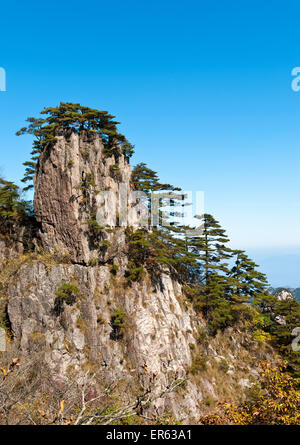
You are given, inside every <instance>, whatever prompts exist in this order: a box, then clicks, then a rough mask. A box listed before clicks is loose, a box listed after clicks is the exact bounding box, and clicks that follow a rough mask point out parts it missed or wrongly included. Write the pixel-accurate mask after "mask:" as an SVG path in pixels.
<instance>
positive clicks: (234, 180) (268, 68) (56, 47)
mask: <svg viewBox="0 0 300 445" xmlns="http://www.w3.org/2000/svg"><path fill="white" fill-rule="evenodd" d="M299 17H300V4H299V2H296V1H294V0H291V1H289V2H284V1H276V0H272V1H271V0H267V1H264V2H262V1H257V0H251V1H241V0H240V1H215V2H207V1H206V2H204V1H199V0H198V1H190V0H187V1H185V2H181V1H177V0H173V1H156V0H154V1H151V2H143V1H126V2H124V1H122V2H121V1H118V0H116V1H114V2H103V1H101V0H100V1H99V0H98V1H90V2H86V3H83V2H82V1H80V2H79V1H72V2H70V1H64V2H61V1H60V2H57V1H52V2H51V3H42V2H37V1H28V2H23V3H22V4H21V3H20V2H10V3H8V2H6V4H4V5H1V17H0V49H1V50H0V67H3V68H5V70H6V73H7V91H6V92H0V147H1V160H0V168H1V172H2V174H3V175H5V177H6V178H7V179H11V180H14V181H17V182H18V181H19V179H20V178H21V177H22V175H23V166H22V162H23V161H24V160H26V159H28V157H29V152H30V146H31V139H30V137H19V138H18V137H16V136H14V134H15V131H16V130H17V129H19V128H20V127H21V126H23V124H24V120H25V118H26V117H27V116H32V115H33V116H35V115H37V114H38V112H39V111H40V110H41V109H42V108H43V107H44V106H51V105H56V104H58V103H59V102H60V101H72V102H80V103H81V104H83V105H87V106H91V107H95V108H99V109H105V110H108V111H110V112H111V113H113V114H115V115H116V116H117V119H118V120H119V121H121V123H122V125H121V127H120V129H121V131H122V132H123V133H125V134H126V136H127V137H128V139H129V140H130V141H131V142H132V143H133V144H135V146H136V154H135V156H134V158H133V163H137V162H141V161H144V162H146V163H148V164H149V166H150V167H152V168H153V169H155V170H158V171H159V173H160V176H161V178H162V180H164V181H167V182H170V183H173V184H174V185H179V186H181V187H182V188H183V189H185V190H203V191H204V192H205V207H206V211H208V212H210V213H213V214H214V215H215V217H216V218H217V219H218V220H219V221H220V222H221V224H222V225H223V226H224V228H225V229H226V230H227V232H228V234H229V236H230V238H231V240H232V245H233V246H234V247H239V248H245V249H249V252H252V253H253V256H254V258H255V259H256V258H258V259H259V258H261V261H260V263H261V265H262V268H264V265H265V266H266V268H267V269H268V267H269V269H268V276H269V278H270V281H271V282H272V284H273V283H274V281H275V280H277V281H278V285H280V284H283V285H286V284H289V283H290V285H291V286H300V277H299V275H300V274H299V273H298V271H299V272H300V270H299V269H300V267H298V264H299V261H298V260H296V259H295V257H297V255H298V254H299V255H300V230H299V217H300V199H299V198H300V187H299V182H300V177H299V173H298V171H299V161H300V150H299V146H300V92H299V93H295V92H294V91H292V89H291V81H292V76H291V70H292V68H293V67H295V66H300V40H299ZM274 249H275V250H276V255H277V257H279V261H281V263H280V264H282V266H280V267H277V268H276V267H273V266H268V264H270V263H266V262H265V260H264V259H263V258H266V257H268V258H269V257H270V255H271V257H272V255H275V254H274V252H275V250H274ZM291 250H292V254H291V253H290V252H291ZM287 252H288V253H287ZM286 255H288V256H289V258H294V259H292V260H291V261H292V263H289V262H288V261H286ZM297 258H299V257H297ZM257 261H258V260H257ZM291 269H292V270H294V272H293V276H292V277H291V276H290V271H291ZM298 277H299V278H298ZM287 280H288V281H287Z"/></svg>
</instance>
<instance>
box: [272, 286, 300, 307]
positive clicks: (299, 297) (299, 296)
mask: <svg viewBox="0 0 300 445" xmlns="http://www.w3.org/2000/svg"><path fill="white" fill-rule="evenodd" d="M282 290H286V291H289V292H291V293H292V294H293V295H294V297H295V298H296V299H297V300H298V301H299V303H300V287H297V288H293V287H269V288H268V291H269V292H270V293H271V294H272V295H275V294H276V293H278V292H280V291H282Z"/></svg>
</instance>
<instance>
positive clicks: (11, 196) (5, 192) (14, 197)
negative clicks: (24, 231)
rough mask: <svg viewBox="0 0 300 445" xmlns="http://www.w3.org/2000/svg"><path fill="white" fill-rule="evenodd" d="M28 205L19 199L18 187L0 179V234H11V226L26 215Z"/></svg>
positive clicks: (28, 208) (28, 211) (28, 212)
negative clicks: (0, 232)
mask: <svg viewBox="0 0 300 445" xmlns="http://www.w3.org/2000/svg"><path fill="white" fill-rule="evenodd" d="M30 212H31V208H30V205H29V204H28V203H27V202H26V201H24V200H22V199H21V198H20V193H19V187H18V186H17V185H15V184H14V183H13V182H9V181H5V180H4V179H2V178H0V223H1V231H2V233H6V232H8V233H9V234H11V232H12V228H13V225H14V224H15V223H16V222H17V221H18V220H21V219H24V218H25V217H26V216H27V214H30Z"/></svg>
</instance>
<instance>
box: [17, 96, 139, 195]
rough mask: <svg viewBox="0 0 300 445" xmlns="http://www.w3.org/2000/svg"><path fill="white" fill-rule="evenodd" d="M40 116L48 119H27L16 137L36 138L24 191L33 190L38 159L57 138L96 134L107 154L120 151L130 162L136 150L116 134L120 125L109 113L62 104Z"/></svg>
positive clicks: (26, 165)
mask: <svg viewBox="0 0 300 445" xmlns="http://www.w3.org/2000/svg"><path fill="white" fill-rule="evenodd" d="M41 114H42V115H43V116H44V115H45V117H39V118H34V117H30V118H28V119H27V122H28V123H29V124H28V126H27V127H23V128H21V129H20V130H19V131H18V132H17V133H16V134H17V135H18V136H20V135H22V134H31V135H33V136H34V138H35V139H34V141H33V150H32V152H31V160H30V161H27V162H25V163H24V165H25V167H26V170H25V175H24V178H23V179H22V181H23V182H29V185H28V186H27V187H26V188H25V190H28V189H30V188H32V187H33V184H32V180H33V177H34V174H35V169H36V164H37V160H38V158H39V155H40V154H41V152H42V151H43V150H44V148H45V147H46V146H47V144H50V143H55V141H56V137H57V136H58V135H62V134H63V135H65V136H66V135H70V132H77V133H80V132H82V131H84V130H85V131H87V132H90V133H91V132H94V133H98V134H100V135H101V138H102V141H103V143H104V148H105V154H106V155H108V156H111V155H113V154H116V155H117V154H118V150H119V147H121V150H122V152H123V154H124V155H125V156H126V157H127V158H129V157H130V156H132V154H133V152H134V150H133V148H134V147H133V145H131V144H130V143H129V142H128V140H127V139H126V138H125V136H124V135H122V134H121V133H119V132H118V131H117V125H118V124H119V122H116V121H114V120H113V119H114V117H115V116H112V115H110V114H109V113H108V112H107V111H99V110H95V109H92V108H88V107H83V106H81V105H80V104H73V103H68V102H67V103H63V102H61V103H60V105H59V106H58V107H48V108H45V109H44V110H43V111H42V112H41Z"/></svg>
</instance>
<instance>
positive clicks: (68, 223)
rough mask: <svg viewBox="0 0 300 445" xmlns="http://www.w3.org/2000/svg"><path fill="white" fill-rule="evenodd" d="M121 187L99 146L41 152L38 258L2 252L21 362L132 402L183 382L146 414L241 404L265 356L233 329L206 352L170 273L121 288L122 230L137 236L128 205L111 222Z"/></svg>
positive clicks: (66, 141) (122, 178) (84, 143)
mask: <svg viewBox="0 0 300 445" xmlns="http://www.w3.org/2000/svg"><path fill="white" fill-rule="evenodd" d="M130 177H131V167H130V165H129V163H128V160H127V159H126V157H124V155H123V154H122V153H121V152H118V151H117V152H116V153H115V154H113V155H110V156H107V155H105V153H104V146H103V143H102V141H101V139H100V137H99V135H97V134H94V135H93V134H91V133H89V134H87V133H86V132H83V133H81V134H80V135H78V134H77V133H75V132H73V133H71V135H70V136H69V137H68V138H66V137H65V136H60V137H58V138H57V141H56V143H55V145H54V146H53V145H52V146H50V145H49V147H48V148H47V149H45V150H44V151H43V153H42V154H41V156H40V158H39V162H38V166H37V171H36V177H35V197H34V209H35V214H36V218H37V222H38V234H37V235H36V239H35V242H34V243H33V245H34V246H35V247H34V248H33V249H31V250H30V251H26V249H25V251H24V249H23V248H21V247H20V245H19V244H20V243H19V244H18V245H19V247H18V249H15V247H14V246H15V245H14V246H7V245H6V244H5V243H4V241H3V243H4V244H3V245H1V244H0V255H1V258H2V275H1V278H2V292H1V294H2V296H4V295H5V298H7V301H8V306H7V313H8V318H9V323H10V330H11V333H12V336H13V338H14V341H15V342H19V343H20V355H21V356H30V354H32V353H33V352H34V351H36V350H37V349H40V350H43V352H44V361H45V363H46V364H47V367H48V368H49V372H50V373H52V374H53V375H55V376H57V377H59V378H60V379H68V378H69V376H70V375H71V374H73V375H74V374H75V375H76V376H78V379H80V376H82V375H83V374H84V373H85V372H86V371H87V370H93V371H95V370H96V372H97V373H100V374H101V375H102V376H103V379H104V380H107V381H115V380H118V381H121V380H126V381H127V382H131V387H132V391H133V393H134V391H135V390H136V388H138V387H139V386H141V385H142V387H143V388H151V390H153V391H159V390H161V389H162V388H165V387H168V385H170V381H174V380H176V379H181V380H182V381H183V382H184V385H182V386H181V387H179V389H177V390H176V391H173V392H170V393H168V394H167V396H166V397H164V398H158V399H157V400H156V401H155V402H153V404H152V405H151V406H150V407H148V410H149V412H152V414H153V412H156V413H159V414H160V415H161V414H163V413H172V415H174V416H175V417H176V418H177V419H180V420H181V421H183V422H186V423H187V422H193V421H197V418H198V417H199V415H200V414H201V413H202V412H204V411H205V409H207V407H208V406H209V405H210V403H212V401H216V400H218V398H219V397H226V396H227V395H228V394H229V393H231V394H232V393H234V394H236V396H238V397H243V394H244V392H245V389H246V388H248V387H249V386H251V384H252V383H251V382H252V380H253V378H254V377H255V376H256V374H257V371H256V368H255V367H256V359H257V358H263V357H264V356H265V355H266V354H267V353H268V351H266V350H264V348H263V347H260V346H259V345H257V344H256V343H255V342H254V341H253V339H251V336H248V335H247V334H246V333H242V332H241V331H239V330H238V329H237V330H235V331H234V330H232V329H228V330H227V331H225V332H224V333H223V334H219V335H217V336H216V337H215V338H211V339H210V340H209V341H208V340H207V337H206V324H205V322H204V321H203V319H202V318H201V316H200V315H197V314H196V313H195V312H194V310H193V308H192V305H191V303H190V302H189V301H188V300H187V299H186V297H185V295H184V293H183V292H182V289H181V286H180V284H179V283H178V282H177V280H176V277H175V278H174V277H171V276H170V275H169V274H168V273H167V271H166V272H165V273H164V272H161V273H160V276H159V279H157V280H156V281H155V282H153V279H151V278H150V277H149V276H148V275H147V274H146V275H145V276H144V278H143V279H142V280H141V281H139V282H134V283H132V284H131V285H130V286H129V285H128V282H127V281H126V279H125V272H126V267H127V262H128V259H127V246H126V237H125V228H126V226H128V225H129V226H137V225H138V213H139V211H138V210H137V201H135V200H133V199H132V198H131V197H130V194H128V195H127V197H126V198H125V199H126V205H127V207H128V209H129V210H128V213H126V215H125V217H124V215H123V216H122V220H121V224H119V226H117V227H115V220H116V218H117V222H118V221H119V222H120V208H119V195H120V193H121V191H120V184H125V185H126V187H127V189H128V190H130ZM101 191H107V192H109V193H106V194H105V193H104V194H101ZM99 196H100V197H99ZM97 212H100V213H101V216H102V217H103V219H104V220H105V225H104V226H100V225H99V223H98V222H97V220H98V219H99V218H98V219H97ZM98 217H99V214H98ZM21 244H22V243H21ZM1 246H2V247H1ZM63 286H69V288H70V289H71V290H72V292H71V294H72V295H71V294H67V296H69V298H63V297H62V296H61V295H65V294H63V293H62V292H63V290H64V289H67V290H68V287H65V288H63ZM60 290H61V292H59V291H60ZM118 317H119V318H118ZM120 317H121V318H122V320H121V321H120ZM117 318H118V323H116V322H115V320H116V319H117ZM255 357H256V358H255ZM151 410H152V411H151Z"/></svg>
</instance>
